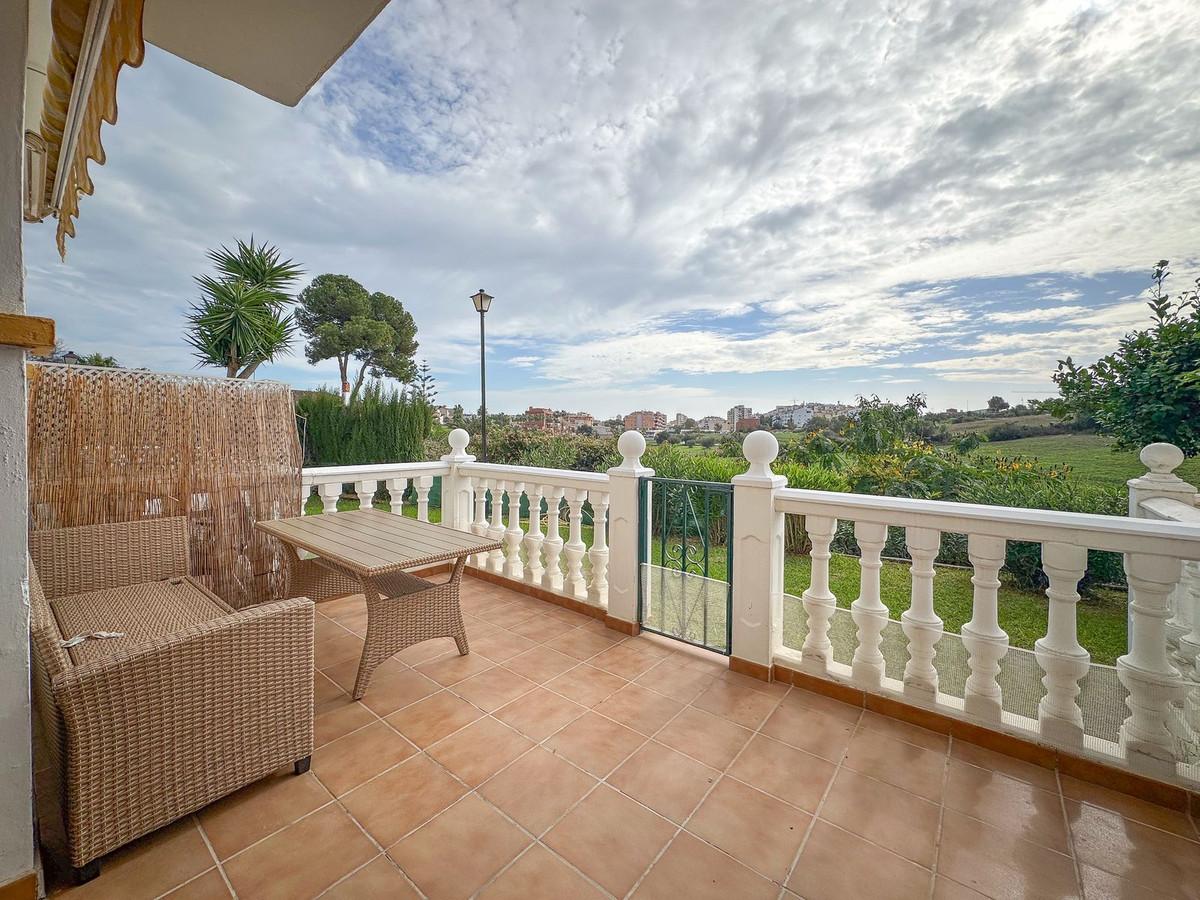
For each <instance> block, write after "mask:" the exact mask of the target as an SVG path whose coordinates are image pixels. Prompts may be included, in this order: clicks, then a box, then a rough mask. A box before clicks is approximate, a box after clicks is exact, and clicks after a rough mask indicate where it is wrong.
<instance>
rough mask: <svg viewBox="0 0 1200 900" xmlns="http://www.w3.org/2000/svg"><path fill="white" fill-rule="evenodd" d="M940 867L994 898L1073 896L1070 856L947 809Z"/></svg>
mask: <svg viewBox="0 0 1200 900" xmlns="http://www.w3.org/2000/svg"><path fill="white" fill-rule="evenodd" d="M938 873H939V874H941V875H945V876H946V877H947V878H950V879H951V880H953V881H957V882H958V883H959V884H963V885H966V886H967V887H969V888H972V889H974V890H977V891H979V892H981V893H983V894H986V895H987V896H988V897H994V898H997V900H1007V898H1012V900H1019V898H1025V897H1047V898H1050V897H1077V896H1079V886H1078V884H1077V882H1076V879H1075V866H1074V863H1072V862H1071V858H1070V857H1069V856H1065V855H1063V854H1061V853H1055V852H1054V851H1053V850H1050V849H1048V848H1046V847H1041V846H1038V845H1037V844H1032V843H1030V842H1029V841H1023V840H1021V839H1020V838H1019V837H1016V835H1014V834H1013V833H1012V832H1010V831H1007V830H1005V829H1002V828H994V827H992V826H991V825H986V824H984V823H983V822H980V821H978V820H977V819H972V818H970V817H969V816H964V815H963V814H962V813H958V812H955V811H954V810H951V809H948V810H946V813H945V819H944V821H943V824H942V845H941V852H940V853H939V854H938Z"/></svg>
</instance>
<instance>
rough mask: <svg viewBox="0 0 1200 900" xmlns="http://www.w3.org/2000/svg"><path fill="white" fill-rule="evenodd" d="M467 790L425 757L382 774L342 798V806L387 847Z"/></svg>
mask: <svg viewBox="0 0 1200 900" xmlns="http://www.w3.org/2000/svg"><path fill="white" fill-rule="evenodd" d="M465 793H466V789H465V788H464V787H463V786H462V785H461V784H459V782H458V781H457V780H456V779H455V778H454V777H453V776H451V775H450V774H449V773H448V772H446V770H445V769H443V768H442V767H441V766H439V765H438V764H437V763H435V762H434V761H433V760H431V759H430V758H429V757H428V756H426V755H425V754H423V753H422V754H419V755H417V756H414V757H412V759H407V760H405V761H404V762H403V763H402V764H400V765H398V766H396V767H395V768H394V769H390V770H388V771H387V772H384V773H383V774H382V775H380V776H379V777H378V778H373V779H372V780H370V781H368V782H367V783H366V784H364V785H360V786H359V787H357V788H355V789H354V790H353V791H351V792H350V793H348V794H346V795H345V796H343V797H342V804H343V805H344V806H345V807H346V809H347V810H348V811H349V813H350V815H352V816H354V818H355V819H356V820H358V822H359V824H360V825H362V826H363V827H364V828H365V829H367V831H368V832H369V833H370V835H371V837H373V838H375V840H376V841H378V842H379V844H380V846H383V847H387V846H390V845H391V844H394V843H395V842H396V841H398V840H400V838H402V837H404V836H405V835H406V834H408V833H409V832H410V831H412V830H413V829H414V828H416V827H417V826H419V825H421V824H423V823H424V822H426V821H428V820H429V819H431V818H433V817H434V816H436V815H437V814H438V813H440V812H441V811H442V810H444V809H446V808H447V807H448V806H449V805H450V804H451V803H453V802H454V801H456V800H457V799H458V798H459V797H461V796H462V795H463V794H465Z"/></svg>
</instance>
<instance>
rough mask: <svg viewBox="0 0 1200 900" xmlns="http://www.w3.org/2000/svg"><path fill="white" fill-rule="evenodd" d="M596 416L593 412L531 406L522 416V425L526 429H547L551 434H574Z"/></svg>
mask: <svg viewBox="0 0 1200 900" xmlns="http://www.w3.org/2000/svg"><path fill="white" fill-rule="evenodd" d="M595 421H596V420H595V418H593V417H592V415H591V413H585V412H575V413H572V412H564V411H563V410H553V409H550V408H549V407H546V406H531V407H529V409H527V410H525V415H523V416H522V417H521V427H522V428H524V429H525V430H526V431H545V432H547V433H549V434H564V433H566V434H574V433H575V432H577V431H578V430H579V428H580V426H582V425H589V426H590V425H592V424H594V423H595Z"/></svg>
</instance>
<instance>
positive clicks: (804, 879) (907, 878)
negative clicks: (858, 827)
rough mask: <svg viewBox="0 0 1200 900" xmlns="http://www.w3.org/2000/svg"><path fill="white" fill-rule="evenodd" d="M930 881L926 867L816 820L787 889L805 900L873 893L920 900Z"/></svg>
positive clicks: (869, 894)
mask: <svg viewBox="0 0 1200 900" xmlns="http://www.w3.org/2000/svg"><path fill="white" fill-rule="evenodd" d="M932 879H933V873H932V872H930V871H929V870H928V869H925V868H922V867H921V866H918V865H917V864H916V863H913V862H910V861H909V860H907V859H904V858H902V857H899V856H896V855H895V854H894V853H889V852H888V851H887V850H884V849H883V848H882V847H879V846H877V845H875V844H872V843H869V842H867V841H864V840H863V839H862V838H860V837H858V836H856V835H853V834H851V833H850V832H848V831H843V830H842V829H840V828H836V827H834V826H833V825H830V824H829V823H828V822H822V821H817V823H816V824H815V825H814V826H813V830H812V834H811V835H810V836H809V839H808V842H807V843H806V844H805V845H804V852H803V853H801V854H800V859H799V861H798V862H797V863H796V869H795V871H794V872H792V876H791V878H789V879H788V883H787V886H788V888H789V889H791V890H793V891H795V892H796V893H798V894H800V895H801V896H802V897H804V898H805V900H842V898H845V897H870V896H873V895H874V896H885V895H886V896H887V897H889V898H895V900H924V898H926V897H928V896H929V887H930V882H931V880H932Z"/></svg>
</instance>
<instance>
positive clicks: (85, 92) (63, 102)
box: [40, 0, 146, 257]
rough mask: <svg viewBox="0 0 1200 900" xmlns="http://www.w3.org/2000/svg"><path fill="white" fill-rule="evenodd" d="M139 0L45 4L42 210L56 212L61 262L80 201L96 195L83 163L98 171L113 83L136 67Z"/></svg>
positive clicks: (141, 51) (140, 51)
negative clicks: (125, 70)
mask: <svg viewBox="0 0 1200 900" xmlns="http://www.w3.org/2000/svg"><path fill="white" fill-rule="evenodd" d="M143 2H144V0H52V2H51V4H50V25H51V31H52V35H51V42H50V58H49V60H48V61H47V68H46V88H45V91H44V93H43V100H42V121H41V129H40V130H41V135H42V138H43V140H45V142H46V172H47V178H46V205H47V206H48V207H49V208H52V209H56V210H57V215H58V229H57V234H56V239H57V243H58V252H59V255H60V256H63V257H65V256H66V253H67V236H68V235H70V236H71V237H74V236H75V223H74V220H75V218H76V217H77V216H78V215H79V195H80V194H91V193H93V191H94V190H95V186H94V185H93V184H92V179H91V178H90V177H89V176H88V160H90V159H92V160H95V161H96V162H97V163H99V164H100V165H104V147H103V145H102V144H101V143H100V126H101V124H102V123H104V122H108V123H109V124H110V125H111V124H115V123H116V121H117V76H118V75H119V74H120V72H121V67H122V66H139V65H141V64H142V59H143V57H144V55H145V52H146V45H145V42H144V41H143V40H142V4H143Z"/></svg>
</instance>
